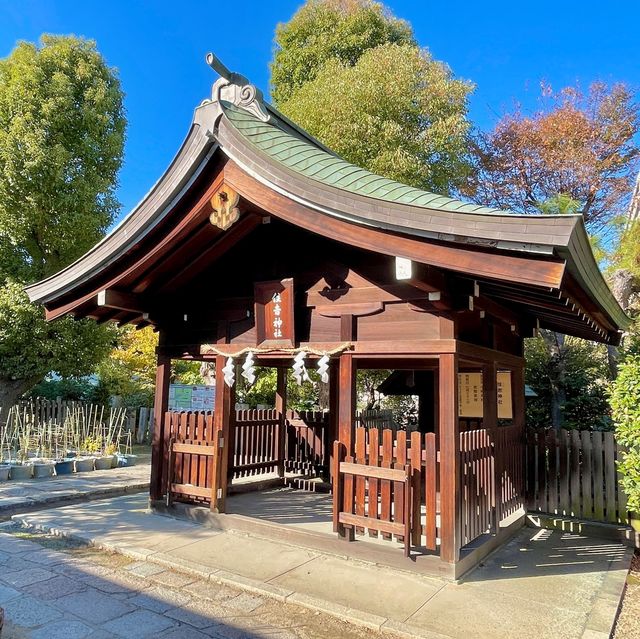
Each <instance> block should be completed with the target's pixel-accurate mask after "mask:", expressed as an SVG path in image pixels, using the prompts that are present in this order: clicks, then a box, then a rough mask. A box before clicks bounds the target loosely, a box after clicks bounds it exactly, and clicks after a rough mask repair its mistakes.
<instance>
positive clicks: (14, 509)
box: [0, 464, 151, 520]
mask: <svg viewBox="0 0 640 639" xmlns="http://www.w3.org/2000/svg"><path fill="white" fill-rule="evenodd" d="M150 472H151V467H150V466H149V464H141V465H138V466H131V467H129V468H112V469H110V470H94V471H90V472H88V473H77V474H73V475H61V476H60V477H50V478H46V479H26V480H24V481H14V480H11V481H4V482H0V520H3V519H8V518H9V517H11V515H13V514H15V513H19V512H28V511H32V510H38V509H41V508H51V507H53V506H57V505H61V504H69V503H74V502H79V501H89V500H92V499H101V498H104V497H108V496H112V497H115V496H116V495H123V494H125V493H136V492H147V491H148V490H149V473H150Z"/></svg>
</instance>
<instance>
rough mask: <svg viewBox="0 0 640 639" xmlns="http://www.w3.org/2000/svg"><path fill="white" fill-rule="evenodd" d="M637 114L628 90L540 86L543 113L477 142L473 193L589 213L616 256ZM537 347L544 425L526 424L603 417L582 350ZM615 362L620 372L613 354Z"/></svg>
mask: <svg viewBox="0 0 640 639" xmlns="http://www.w3.org/2000/svg"><path fill="white" fill-rule="evenodd" d="M638 114H639V109H638V104H637V102H636V101H635V96H634V94H633V92H632V91H631V90H630V89H629V88H628V87H627V86H626V85H624V84H620V83H619V84H614V85H611V86H608V85H606V84H604V83H602V82H596V83H593V84H592V85H591V86H590V87H589V88H588V90H587V91H586V92H583V91H581V90H580V89H579V88H577V87H568V88H565V89H562V90H560V91H553V90H552V89H551V87H549V86H547V85H544V84H543V85H542V97H541V102H540V108H539V110H538V111H536V112H534V113H531V114H525V113H523V112H522V110H521V109H520V108H517V109H515V111H513V112H512V113H507V114H505V115H504V116H503V117H502V118H500V120H499V121H498V122H497V124H496V125H495V127H494V129H493V130H492V131H490V132H488V133H480V134H478V135H477V136H476V139H475V168H476V172H475V174H474V175H473V176H472V177H471V178H470V180H469V182H468V184H467V186H466V194H467V195H469V196H471V197H472V198H473V199H475V200H477V201H478V202H482V203H484V204H492V205H494V206H496V207H499V208H502V209H509V210H512V211H515V212H518V213H547V214H548V213H555V214H563V213H582V214H583V215H584V218H585V222H586V224H587V228H588V230H589V232H590V234H591V236H592V238H594V245H596V246H597V244H598V240H599V238H601V237H604V238H605V241H604V242H603V245H604V246H606V247H607V248H609V249H611V248H614V246H613V244H614V243H615V235H616V222H617V220H618V219H619V218H621V217H622V216H623V214H624V211H625V208H626V206H627V203H628V201H629V196H630V193H631V190H632V187H633V182H634V178H635V172H636V170H637V161H638V157H639V154H640V148H639V147H638V143H637V134H638V131H639V129H640V121H639V117H638ZM596 253H598V252H596ZM597 257H602V256H601V255H598V254H597ZM539 340H540V341H537V342H536V341H532V340H527V341H528V342H529V343H528V344H527V383H529V384H530V385H532V386H533V387H534V389H535V390H536V391H537V392H538V395H539V398H537V399H536V400H535V401H533V402H530V403H529V409H531V408H532V407H535V404H536V402H538V404H543V403H544V404H545V405H544V406H539V407H538V410H539V412H540V413H542V415H543V416H544V418H543V419H542V420H540V419H538V420H536V418H535V416H534V415H529V416H528V421H529V423H535V424H538V425H545V426H546V425H552V426H554V427H555V428H560V427H561V426H563V425H566V424H567V415H569V414H571V413H572V412H573V413H576V412H577V413H579V414H581V415H582V417H583V419H582V427H591V426H593V424H594V423H596V422H597V421H598V420H599V419H600V418H604V419H606V418H607V416H606V414H605V415H595V414H592V413H590V412H589V410H588V407H587V404H585V401H586V400H585V398H587V399H589V402H587V403H588V404H589V405H595V406H602V405H603V404H604V405H606V401H605V400H606V395H605V384H603V383H602V382H603V381H604V380H602V379H601V378H600V377H598V378H596V377H594V376H591V377H589V376H587V377H588V379H587V378H585V375H582V376H581V375H578V374H577V373H584V370H583V369H582V368H580V370H575V371H573V370H572V369H571V362H572V361H573V360H575V359H576V358H575V357H573V355H575V353H574V352H573V351H575V348H576V345H575V344H572V342H571V340H566V339H565V336H564V335H561V334H559V333H555V332H553V331H541V337H540V338H539ZM578 346H579V345H578ZM572 349H573V350H572ZM590 352H591V354H592V358H594V359H601V358H605V361H606V357H607V353H606V352H605V351H604V347H602V346H599V345H595V344H593V345H591V346H590ZM608 356H609V367H610V369H611V373H612V374H615V357H616V353H615V349H609V353H608ZM577 359H578V360H579V358H577ZM574 373H576V374H574ZM540 380H543V382H542V383H541V385H537V384H536V382H540ZM576 380H578V381H576ZM540 398H544V399H540ZM547 400H548V403H546V402H547ZM567 425H570V424H567Z"/></svg>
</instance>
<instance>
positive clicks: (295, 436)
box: [284, 411, 329, 476]
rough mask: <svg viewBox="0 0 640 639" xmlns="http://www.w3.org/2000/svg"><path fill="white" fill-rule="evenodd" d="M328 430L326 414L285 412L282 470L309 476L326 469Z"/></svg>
mask: <svg viewBox="0 0 640 639" xmlns="http://www.w3.org/2000/svg"><path fill="white" fill-rule="evenodd" d="M328 428H329V413H328V412H327V411H287V419H286V429H287V438H286V447H285V460H284V467H285V470H287V471H291V472H296V473H304V474H305V475H309V476H319V475H321V474H323V473H324V472H325V471H326V470H328V467H329V457H328V455H327V448H328V442H327V440H326V437H327V436H328Z"/></svg>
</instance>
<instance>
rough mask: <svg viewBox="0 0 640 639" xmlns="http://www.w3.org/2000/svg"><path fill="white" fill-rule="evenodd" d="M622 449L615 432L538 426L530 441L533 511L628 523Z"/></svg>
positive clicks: (528, 457) (528, 458)
mask: <svg viewBox="0 0 640 639" xmlns="http://www.w3.org/2000/svg"><path fill="white" fill-rule="evenodd" d="M620 452H621V448H620V447H619V446H618V444H617V443H616V441H615V438H614V434H613V433H612V432H600V431H594V432H591V431H586V430H583V431H577V430H565V429H561V430H560V431H559V432H557V433H556V432H555V431H537V432H536V431H532V432H529V433H528V435H527V442H526V482H527V506H528V508H529V510H530V511H534V512H541V513H548V514H555V515H563V516H566V517H577V518H580V519H588V520H593V521H601V522H608V523H623V524H626V523H627V522H628V514H627V509H626V496H625V494H624V492H623V491H622V490H621V489H620V486H619V483H618V479H619V477H618V472H617V463H616V462H617V460H618V458H619V455H620Z"/></svg>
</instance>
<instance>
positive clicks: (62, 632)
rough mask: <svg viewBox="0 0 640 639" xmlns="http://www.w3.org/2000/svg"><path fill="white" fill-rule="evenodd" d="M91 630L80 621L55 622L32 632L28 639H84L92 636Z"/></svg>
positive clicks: (64, 620)
mask: <svg viewBox="0 0 640 639" xmlns="http://www.w3.org/2000/svg"><path fill="white" fill-rule="evenodd" d="M92 632H93V628H91V626H87V625H86V624H84V623H82V622H81V621H69V620H66V619H63V620H62V621H55V622H53V623H48V624H46V626H43V627H42V628H38V629H37V630H33V631H32V632H31V634H30V636H29V637H30V639H85V637H88V636H90V635H91V636H92V637H93V635H92V634H91V633H92Z"/></svg>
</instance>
